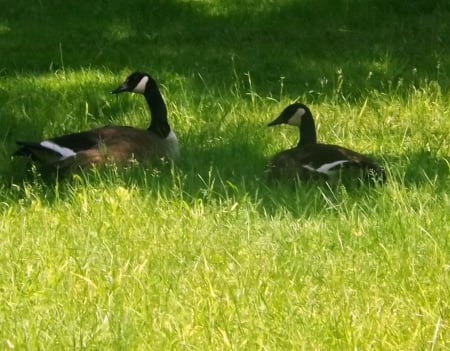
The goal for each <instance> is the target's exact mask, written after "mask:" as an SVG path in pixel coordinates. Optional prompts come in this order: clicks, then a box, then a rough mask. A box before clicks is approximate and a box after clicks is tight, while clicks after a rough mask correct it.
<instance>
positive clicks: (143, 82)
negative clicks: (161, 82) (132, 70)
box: [133, 76, 148, 94]
mask: <svg viewBox="0 0 450 351" xmlns="http://www.w3.org/2000/svg"><path fill="white" fill-rule="evenodd" d="M147 82H148V77H147V76H143V77H142V78H141V80H140V81H139V83H137V85H136V86H135V87H134V89H133V92H135V93H140V94H143V93H144V91H145V87H146V86H147Z"/></svg>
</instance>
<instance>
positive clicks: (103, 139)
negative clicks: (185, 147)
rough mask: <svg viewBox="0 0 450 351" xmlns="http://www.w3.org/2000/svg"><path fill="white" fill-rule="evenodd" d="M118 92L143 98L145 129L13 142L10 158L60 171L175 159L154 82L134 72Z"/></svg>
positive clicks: (110, 128)
mask: <svg viewBox="0 0 450 351" xmlns="http://www.w3.org/2000/svg"><path fill="white" fill-rule="evenodd" d="M122 92H134V93H140V94H143V95H144V97H145V99H146V100H147V103H148V105H149V109H150V113H151V121H150V126H149V127H148V129H138V128H133V127H128V126H114V125H112V126H104V127H100V128H95V129H91V130H87V131H82V132H78V133H71V134H66V135H62V136H58V137H53V138H49V139H45V140H42V141H38V142H29V141H17V144H18V145H19V149H18V150H17V151H16V152H15V153H14V155H21V156H27V157H29V158H31V159H32V160H33V161H36V162H38V163H40V164H42V165H43V166H47V167H54V168H61V169H69V168H73V167H85V166H90V165H98V166H100V165H104V164H107V163H115V164H119V165H120V164H125V163H127V162H128V161H130V160H136V161H138V162H152V161H155V160H158V159H161V158H167V159H175V158H176V157H177V156H178V154H179V146H178V140H177V137H176V135H175V133H174V132H173V131H172V129H171V128H170V125H169V123H168V121H167V109H166V105H165V103H164V100H163V97H162V95H161V93H160V91H159V89H158V86H157V84H156V82H155V80H154V79H153V78H152V77H151V76H150V75H148V74H146V73H140V72H134V73H132V74H131V75H130V76H128V77H127V79H126V80H125V81H124V82H123V83H122V84H121V85H120V86H119V87H117V88H116V89H114V90H113V91H112V93H113V94H119V93H122Z"/></svg>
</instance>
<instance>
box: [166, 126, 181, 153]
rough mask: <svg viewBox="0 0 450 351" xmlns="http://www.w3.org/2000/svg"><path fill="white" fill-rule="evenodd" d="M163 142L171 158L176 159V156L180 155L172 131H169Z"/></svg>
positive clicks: (175, 137)
mask: <svg viewBox="0 0 450 351" xmlns="http://www.w3.org/2000/svg"><path fill="white" fill-rule="evenodd" d="M165 140H166V143H167V145H168V149H169V154H170V155H171V158H178V156H179V155H180V146H179V144H178V139H177V136H176V135H175V133H174V132H173V130H171V131H170V133H169V135H167V137H166V139H165Z"/></svg>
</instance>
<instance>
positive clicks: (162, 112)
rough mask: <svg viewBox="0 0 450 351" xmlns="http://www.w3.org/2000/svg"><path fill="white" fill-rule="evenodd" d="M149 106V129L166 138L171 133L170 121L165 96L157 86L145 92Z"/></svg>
mask: <svg viewBox="0 0 450 351" xmlns="http://www.w3.org/2000/svg"><path fill="white" fill-rule="evenodd" d="M144 96H145V99H146V100H147V104H148V107H149V108H150V114H151V121H150V126H149V127H148V130H151V131H152V132H154V133H156V134H157V135H159V136H160V137H161V138H165V137H167V136H168V135H169V133H170V126H169V122H168V121H167V108H166V104H165V103H164V100H163V97H162V95H161V93H160V92H159V90H158V89H157V88H153V89H147V90H146V91H145V92H144Z"/></svg>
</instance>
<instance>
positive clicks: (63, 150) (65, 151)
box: [40, 140, 76, 160]
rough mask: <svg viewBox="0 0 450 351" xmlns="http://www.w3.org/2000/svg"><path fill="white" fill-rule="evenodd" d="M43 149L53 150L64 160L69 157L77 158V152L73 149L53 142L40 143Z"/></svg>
mask: <svg viewBox="0 0 450 351" xmlns="http://www.w3.org/2000/svg"><path fill="white" fill-rule="evenodd" d="M40 145H41V146H42V147H45V148H46V149H49V150H52V151H54V152H56V153H57V154H60V155H61V158H62V159H63V160H64V159H66V158H68V157H71V156H75V155H76V152H75V151H73V150H72V149H69V148H68V147H64V146H60V145H58V144H56V143H54V142H53V141H48V140H44V141H42V142H41V143H40Z"/></svg>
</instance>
